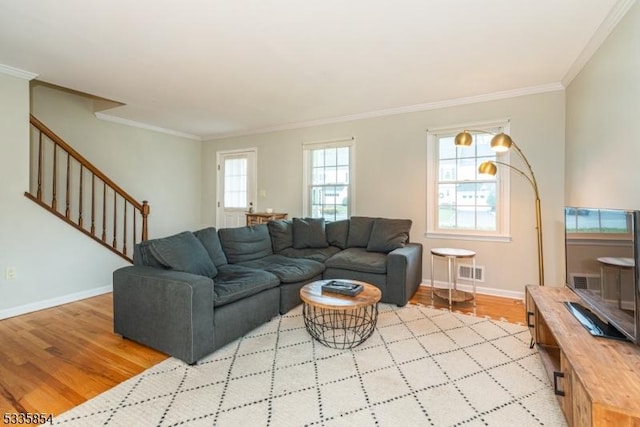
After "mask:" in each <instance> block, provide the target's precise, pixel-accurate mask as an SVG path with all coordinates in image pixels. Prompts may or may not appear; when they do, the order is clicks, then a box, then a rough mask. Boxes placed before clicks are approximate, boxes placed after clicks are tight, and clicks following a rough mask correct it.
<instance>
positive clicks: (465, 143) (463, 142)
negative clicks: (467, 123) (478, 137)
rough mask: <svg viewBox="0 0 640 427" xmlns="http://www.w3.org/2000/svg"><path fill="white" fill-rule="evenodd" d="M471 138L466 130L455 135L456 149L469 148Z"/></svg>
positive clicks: (471, 141)
mask: <svg viewBox="0 0 640 427" xmlns="http://www.w3.org/2000/svg"><path fill="white" fill-rule="evenodd" d="M471 143H473V137H472V136H471V134H470V133H469V132H467V131H466V130H465V131H464V132H460V133H459V134H457V135H456V147H471Z"/></svg>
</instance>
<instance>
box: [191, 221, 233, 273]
mask: <svg viewBox="0 0 640 427" xmlns="http://www.w3.org/2000/svg"><path fill="white" fill-rule="evenodd" d="M193 234H194V235H195V236H196V238H197V239H198V240H200V243H202V246H204V248H205V249H206V250H207V252H208V253H209V257H211V260H212V261H213V263H214V264H215V266H216V267H220V266H221V265H226V264H227V257H226V256H225V254H224V251H223V250H222V245H221V244H220V238H219V237H218V232H217V231H216V228H215V227H207V228H203V229H202V230H198V231H194V232H193Z"/></svg>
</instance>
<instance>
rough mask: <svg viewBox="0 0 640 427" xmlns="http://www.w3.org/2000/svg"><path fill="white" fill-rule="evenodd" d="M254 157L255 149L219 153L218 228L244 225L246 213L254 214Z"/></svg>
mask: <svg viewBox="0 0 640 427" xmlns="http://www.w3.org/2000/svg"><path fill="white" fill-rule="evenodd" d="M256 157H257V152H256V149H249V150H242V151H221V152H218V197H217V200H218V210H217V215H216V217H217V225H216V226H217V227H218V228H230V227H241V226H243V225H246V223H247V221H246V216H245V213H247V212H248V211H249V209H250V208H251V209H252V210H254V211H255V209H256V207H257V206H256V195H257V190H256V188H257V174H256Z"/></svg>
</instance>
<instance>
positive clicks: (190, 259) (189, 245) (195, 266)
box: [148, 231, 218, 277]
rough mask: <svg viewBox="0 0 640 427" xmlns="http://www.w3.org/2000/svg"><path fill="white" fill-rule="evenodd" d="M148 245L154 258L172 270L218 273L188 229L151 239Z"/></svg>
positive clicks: (201, 274)
mask: <svg viewBox="0 0 640 427" xmlns="http://www.w3.org/2000/svg"><path fill="white" fill-rule="evenodd" d="M148 245H149V250H150V251H151V253H152V254H153V256H154V258H155V259H156V260H158V262H160V263H161V264H162V265H164V266H165V267H168V268H171V269H172V270H177V271H184V272H186V273H191V274H197V275H200V276H206V277H214V276H216V275H217V274H218V269H217V268H216V266H215V265H214V264H213V261H212V260H211V258H210V257H209V254H208V253H207V250H206V249H205V248H204V246H202V243H200V241H199V240H198V239H197V238H196V236H194V235H193V233H191V232H190V231H185V232H182V233H180V234H176V235H173V236H169V237H165V238H162V239H155V240H151V241H150V242H149V243H148Z"/></svg>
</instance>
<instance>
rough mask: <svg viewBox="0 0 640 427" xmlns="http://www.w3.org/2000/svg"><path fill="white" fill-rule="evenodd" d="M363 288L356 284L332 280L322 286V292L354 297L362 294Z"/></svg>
mask: <svg viewBox="0 0 640 427" xmlns="http://www.w3.org/2000/svg"><path fill="white" fill-rule="evenodd" d="M362 289H363V286H362V285H358V284H356V283H350V282H343V281H340V280H332V281H330V282H327V283H325V284H324V285H322V292H333V293H336V294H342V295H348V296H351V297H352V296H355V295H358V294H359V293H360V292H362Z"/></svg>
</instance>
